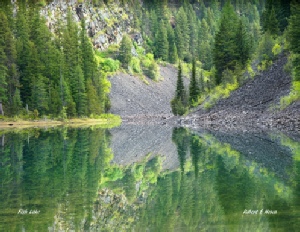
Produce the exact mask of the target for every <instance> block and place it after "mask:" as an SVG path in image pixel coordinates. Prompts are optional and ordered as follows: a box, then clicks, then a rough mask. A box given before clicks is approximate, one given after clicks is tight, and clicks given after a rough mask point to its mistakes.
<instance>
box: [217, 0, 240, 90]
mask: <svg viewBox="0 0 300 232" xmlns="http://www.w3.org/2000/svg"><path fill="white" fill-rule="evenodd" d="M237 23H238V18H237V15H236V13H235V12H234V9H233V6H232V5H231V4H230V3H229V2H227V3H226V5H225V7H224V8H223V12H222V18H221V24H220V28H219V31H218V32H217V34H216V36H215V47H214V51H213V54H214V64H215V66H216V70H217V72H216V85H219V84H221V82H222V73H223V71H224V70H226V69H231V70H232V69H234V67H235V65H236V63H237V54H236V52H237V45H236V41H235V37H236V28H237Z"/></svg>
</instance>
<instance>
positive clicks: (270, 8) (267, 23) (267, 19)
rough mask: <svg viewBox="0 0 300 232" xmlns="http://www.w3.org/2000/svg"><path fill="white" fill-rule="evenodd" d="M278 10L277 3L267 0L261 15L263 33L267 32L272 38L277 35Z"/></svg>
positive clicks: (273, 0)
mask: <svg viewBox="0 0 300 232" xmlns="http://www.w3.org/2000/svg"><path fill="white" fill-rule="evenodd" d="M278 9H279V1H275V0H267V2H266V9H265V10H264V11H263V13H262V17H261V23H262V28H263V30H264V32H267V31H269V33H270V34H271V35H272V36H277V35H278V34H279V22H278V20H277V16H278V15H277V13H278Z"/></svg>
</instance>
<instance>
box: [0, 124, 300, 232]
mask: <svg viewBox="0 0 300 232" xmlns="http://www.w3.org/2000/svg"><path fill="white" fill-rule="evenodd" d="M299 141H300V139H299V135H289V136H287V135H286V134H283V133H279V132H255V131H254V132H250V131H248V132H230V133H229V132H220V131H207V130H200V129H193V130H192V129H188V128H179V127H178V128H173V127H171V126H168V125H158V124H156V125H122V126H121V127H119V128H114V129H110V130H108V129H101V128H95V127H90V128H77V129H71V128H69V129H68V128H64V127H60V128H56V129H54V128H50V129H49V128H48V129H25V130H18V131H10V132H6V131H5V132H4V131H2V132H1V133H0V184H1V185H0V231H5V232H6V231H30V232H31V231H155V232H156V231H184V232H185V231H299V228H300V142H299Z"/></svg>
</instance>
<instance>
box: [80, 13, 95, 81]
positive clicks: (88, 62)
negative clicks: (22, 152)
mask: <svg viewBox="0 0 300 232" xmlns="http://www.w3.org/2000/svg"><path fill="white" fill-rule="evenodd" d="M80 50H81V57H82V66H81V67H82V71H83V74H84V79H85V80H87V79H88V78H91V79H94V75H95V72H96V71H97V64H96V61H95V57H94V52H93V46H92V44H91V42H90V41H89V38H88V37H87V34H86V30H85V21H84V19H82V20H81V31H80Z"/></svg>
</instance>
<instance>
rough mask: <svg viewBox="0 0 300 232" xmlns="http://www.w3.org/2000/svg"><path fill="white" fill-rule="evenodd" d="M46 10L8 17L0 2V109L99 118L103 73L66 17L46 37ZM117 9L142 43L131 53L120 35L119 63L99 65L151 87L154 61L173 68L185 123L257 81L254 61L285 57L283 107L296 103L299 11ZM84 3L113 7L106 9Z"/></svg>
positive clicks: (170, 0) (264, 4) (174, 3)
mask: <svg viewBox="0 0 300 232" xmlns="http://www.w3.org/2000/svg"><path fill="white" fill-rule="evenodd" d="M49 2H50V1H44V0H30V1H25V0H24V1H17V9H18V10H17V12H16V14H15V15H14V14H13V6H12V4H11V3H10V1H7V0H6V1H1V5H0V19H1V20H0V24H1V25H0V28H1V29H0V56H1V60H0V101H1V102H2V104H3V109H4V112H5V115H8V116H14V115H29V114H34V115H54V116H59V117H81V116H90V115H99V114H101V113H104V112H106V111H107V110H108V109H109V107H110V101H109V98H108V96H107V93H108V92H109V87H110V84H109V82H108V81H107V78H106V75H107V70H106V68H101V65H102V64H100V65H99V59H98V60H97V59H96V54H95V52H94V51H93V46H92V44H91V42H90V39H89V38H88V36H87V34H86V31H85V29H84V28H85V22H84V20H83V21H82V22H81V25H78V24H77V23H75V22H74V21H73V20H72V16H71V13H70V12H69V13H68V15H67V17H66V18H67V19H66V22H64V21H63V20H57V25H56V27H55V28H56V30H55V33H54V34H53V33H51V32H50V31H49V29H48V28H47V26H46V23H45V19H44V17H43V16H42V15H40V13H39V9H40V7H43V6H45V4H48V3H49ZM80 3H82V1H80V0H79V1H78V4H80ZM119 3H120V4H121V5H123V6H124V7H126V6H127V7H130V8H131V9H132V14H133V20H132V27H133V32H140V33H141V35H142V37H143V41H144V42H143V43H142V45H137V43H135V42H133V41H134V40H133V39H132V37H130V35H129V36H128V35H124V37H123V39H122V41H121V44H120V46H118V47H117V50H116V51H115V52H116V53H117V55H114V56H112V57H111V58H113V59H115V60H112V59H110V58H109V59H107V60H106V61H105V62H106V63H107V64H105V65H108V66H107V68H108V70H114V71H115V70H117V69H119V64H118V61H120V63H121V66H120V67H122V68H123V70H128V71H130V72H131V73H137V74H144V75H146V76H148V77H150V78H151V79H154V80H158V79H159V78H158V76H159V68H158V65H157V63H158V62H162V63H163V64H164V63H165V62H168V63H172V64H175V65H178V66H180V67H179V71H178V82H177V83H178V86H177V90H176V94H175V97H174V99H173V101H172V103H171V105H172V108H173V113H175V114H184V113H185V112H187V111H188V109H189V108H190V107H193V106H196V105H198V104H200V103H201V102H202V101H203V99H204V98H205V96H207V95H209V94H210V95H212V98H211V99H217V98H218V97H220V96H219V95H221V94H223V95H228V94H229V93H230V91H231V90H233V89H236V88H237V87H238V86H239V85H240V84H242V83H243V81H244V80H243V78H244V73H245V72H247V73H248V74H249V75H250V76H254V75H255V72H254V71H253V69H252V66H251V62H252V61H254V60H255V61H256V63H257V64H258V66H257V69H258V70H264V69H266V68H267V67H268V66H269V65H270V64H272V60H273V59H274V58H276V56H277V55H278V54H279V53H281V52H282V51H283V50H284V49H287V50H289V52H290V54H291V56H290V61H289V64H288V68H289V69H290V71H291V73H292V76H293V80H294V84H293V89H294V90H295V91H292V92H293V95H292V96H288V97H287V99H285V100H287V101H292V100H295V99H297V98H298V97H299V95H300V94H298V92H300V85H299V67H300V61H299V53H300V51H299V43H298V42H297V40H298V39H297V38H299V33H300V29H299V24H298V23H297V22H299V18H300V16H299V15H300V13H299V12H300V8H299V4H298V3H291V2H290V1H284V0H267V1H264V0H251V1H244V0H233V1H229V0H227V1H225V0H221V1H218V0H213V1H205V0H203V1H201V0H193V1H187V0H163V1H159V0H154V1H150V0H144V1H143V7H141V2H140V1H137V0H128V1H126V0H122V1H120V2H119ZM88 4H93V5H92V6H93V7H102V6H104V5H105V4H108V5H107V6H108V7H114V4H113V1H110V0H93V1H91V2H90V3H88ZM28 6H30V7H28ZM291 14H292V16H291V17H290V15H291ZM133 50H135V51H136V53H137V54H133V52H132V51H133ZM117 60H118V61H117ZM116 61H117V62H116ZM157 61H158V62H157ZM110 66H111V67H110ZM186 70H191V81H190V83H191V84H190V86H189V88H188V89H186V87H185V86H184V85H183V82H182V80H181V79H182V76H181V75H183V73H184V74H185V75H186V73H187V72H186ZM179 76H180V77H179ZM213 94H214V95H213ZM208 107H209V105H208ZM0 110H1V109H0ZM32 112H33V113H32Z"/></svg>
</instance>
